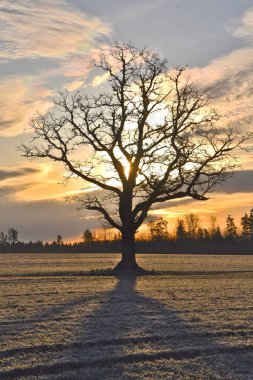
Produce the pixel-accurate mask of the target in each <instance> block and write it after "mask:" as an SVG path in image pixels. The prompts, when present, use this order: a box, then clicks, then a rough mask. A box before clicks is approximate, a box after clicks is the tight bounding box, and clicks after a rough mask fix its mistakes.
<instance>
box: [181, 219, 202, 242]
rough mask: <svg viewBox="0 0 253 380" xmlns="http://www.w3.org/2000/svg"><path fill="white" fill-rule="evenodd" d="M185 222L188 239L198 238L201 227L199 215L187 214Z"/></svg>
mask: <svg viewBox="0 0 253 380" xmlns="http://www.w3.org/2000/svg"><path fill="white" fill-rule="evenodd" d="M185 224H186V231H187V237H188V239H196V238H197V232H198V229H199V227H200V226H199V217H198V216H197V215H194V214H193V213H191V214H188V215H186V216H185Z"/></svg>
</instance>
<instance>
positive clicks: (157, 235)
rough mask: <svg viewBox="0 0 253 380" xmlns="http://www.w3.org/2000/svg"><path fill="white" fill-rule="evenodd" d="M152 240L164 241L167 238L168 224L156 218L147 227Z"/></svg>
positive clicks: (160, 218)
mask: <svg viewBox="0 0 253 380" xmlns="http://www.w3.org/2000/svg"><path fill="white" fill-rule="evenodd" d="M149 229H150V234H151V239H152V240H165V239H167V238H168V236H169V234H168V222H167V220H165V219H164V218H162V217H159V218H157V220H155V221H154V222H151V223H150V225H149Z"/></svg>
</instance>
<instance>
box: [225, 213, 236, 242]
mask: <svg viewBox="0 0 253 380" xmlns="http://www.w3.org/2000/svg"><path fill="white" fill-rule="evenodd" d="M236 230H237V227H236V225H235V220H234V218H232V216H231V215H228V217H227V219H226V230H225V237H226V238H227V239H236V237H237V233H236Z"/></svg>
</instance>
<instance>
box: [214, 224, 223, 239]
mask: <svg viewBox="0 0 253 380" xmlns="http://www.w3.org/2000/svg"><path fill="white" fill-rule="evenodd" d="M212 239H213V240H222V239H223V236H222V233H221V229H220V226H219V225H218V226H217V227H216V229H215V231H214V232H213V234H212Z"/></svg>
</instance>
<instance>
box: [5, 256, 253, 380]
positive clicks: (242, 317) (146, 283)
mask: <svg viewBox="0 0 253 380" xmlns="http://www.w3.org/2000/svg"><path fill="white" fill-rule="evenodd" d="M118 259H119V255H109V254H104V255H101V254H99V255H98V254H96V255H95V254H92V255H88V254H47V255H46V254H36V255H35V254H34V255H33V254H16V255H12V254H1V255H0V262H1V265H0V287H1V292H0V297H1V298H0V336H1V338H0V379H103V380H104V379H222V380H223V379H236V380H238V379H253V256H210V255H138V263H139V264H140V265H141V266H142V267H144V268H146V269H149V270H152V269H154V270H155V271H157V272H159V274H153V275H147V276H142V277H138V278H134V277H133V278H117V277H114V276H109V275H108V276H106V275H101V274H100V275H96V273H92V272H91V271H92V270H96V269H106V268H110V267H113V266H114V265H115V264H116V263H117V261H118Z"/></svg>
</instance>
